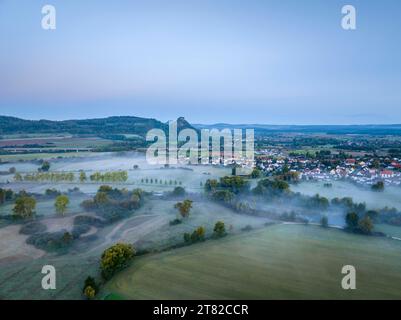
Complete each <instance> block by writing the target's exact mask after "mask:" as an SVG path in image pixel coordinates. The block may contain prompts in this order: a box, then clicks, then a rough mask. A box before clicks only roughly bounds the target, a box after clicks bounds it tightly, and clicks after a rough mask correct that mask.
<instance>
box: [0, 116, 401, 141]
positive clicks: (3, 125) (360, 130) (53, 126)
mask: <svg viewBox="0 0 401 320" xmlns="http://www.w3.org/2000/svg"><path fill="white" fill-rule="evenodd" d="M177 124H178V131H180V130H182V129H186V128H194V129H197V130H199V129H219V130H221V129H225V128H228V129H234V128H237V129H254V130H255V134H256V135H260V134H274V133H327V134H371V135H401V124H388V125H261V124H236V125H234V124H226V123H217V124H213V125H203V124H193V125H191V124H190V123H188V121H186V120H185V118H183V117H180V118H178V119H177ZM151 129H162V130H164V131H166V132H167V130H168V124H167V123H165V122H161V121H159V120H156V119H150V118H140V117H131V116H116V117H108V118H99V119H85V120H63V121H51V120H24V119H20V118H15V117H8V116H0V135H2V134H3V135H4V134H27V133H47V134H49V133H55V134H56V133H57V134H60V133H69V134H85V135H112V134H122V133H126V134H137V135H140V136H143V137H144V136H145V135H146V133H147V132H148V131H149V130H151Z"/></svg>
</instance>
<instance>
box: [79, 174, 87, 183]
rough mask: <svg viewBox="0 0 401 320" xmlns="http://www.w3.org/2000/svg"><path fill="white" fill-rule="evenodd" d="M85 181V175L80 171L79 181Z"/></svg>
mask: <svg viewBox="0 0 401 320" xmlns="http://www.w3.org/2000/svg"><path fill="white" fill-rule="evenodd" d="M86 180H87V177H86V173H85V172H83V171H81V172H80V174H79V181H81V182H85V181H86Z"/></svg>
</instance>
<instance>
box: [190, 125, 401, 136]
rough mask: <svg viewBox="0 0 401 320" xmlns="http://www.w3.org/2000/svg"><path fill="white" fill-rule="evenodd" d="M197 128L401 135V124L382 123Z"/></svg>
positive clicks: (257, 131) (203, 126)
mask: <svg viewBox="0 0 401 320" xmlns="http://www.w3.org/2000/svg"><path fill="white" fill-rule="evenodd" d="M193 126H194V127H195V128H198V129H212V128H214V129H219V130H222V129H226V128H228V129H234V128H235V129H254V130H255V134H256V135H258V134H259V135H260V134H274V133H310V134H312V133H321V134H322V133H326V134H370V135H398V136H399V135H401V124H383V125H374V124H370V125H263V124H235V125H234V124H227V123H216V124H212V125H203V124H193Z"/></svg>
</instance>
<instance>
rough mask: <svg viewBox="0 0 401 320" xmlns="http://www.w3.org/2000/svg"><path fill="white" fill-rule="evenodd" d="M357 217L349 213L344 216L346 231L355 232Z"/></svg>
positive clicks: (355, 214) (353, 213)
mask: <svg viewBox="0 0 401 320" xmlns="http://www.w3.org/2000/svg"><path fill="white" fill-rule="evenodd" d="M358 222H359V216H358V214H357V213H355V212H349V213H347V215H346V216H345V223H346V224H347V227H348V229H351V230H355V229H357V228H358Z"/></svg>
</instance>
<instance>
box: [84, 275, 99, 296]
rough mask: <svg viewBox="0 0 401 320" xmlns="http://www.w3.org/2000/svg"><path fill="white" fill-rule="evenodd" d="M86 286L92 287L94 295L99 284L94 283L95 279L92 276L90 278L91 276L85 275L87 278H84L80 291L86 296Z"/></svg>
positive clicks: (97, 290)
mask: <svg viewBox="0 0 401 320" xmlns="http://www.w3.org/2000/svg"><path fill="white" fill-rule="evenodd" d="M88 287H90V288H91V289H93V291H94V292H93V293H94V296H95V295H96V294H97V293H98V292H99V286H98V284H97V283H96V280H95V279H94V278H92V277H87V278H86V279H85V282H84V287H83V289H82V293H83V294H84V295H85V296H87V294H86V292H87V289H88Z"/></svg>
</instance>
